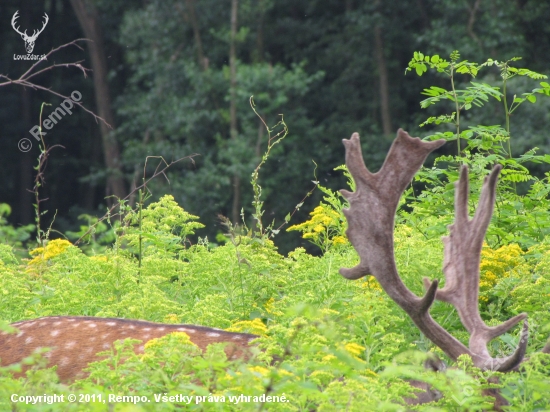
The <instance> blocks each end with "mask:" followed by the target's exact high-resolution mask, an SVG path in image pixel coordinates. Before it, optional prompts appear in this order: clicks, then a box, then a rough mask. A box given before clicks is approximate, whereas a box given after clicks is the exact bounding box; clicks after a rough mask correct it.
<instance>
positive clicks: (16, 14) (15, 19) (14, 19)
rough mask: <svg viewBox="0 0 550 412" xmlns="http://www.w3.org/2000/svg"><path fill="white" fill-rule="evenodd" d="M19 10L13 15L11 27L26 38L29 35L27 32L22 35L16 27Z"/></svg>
mask: <svg viewBox="0 0 550 412" xmlns="http://www.w3.org/2000/svg"><path fill="white" fill-rule="evenodd" d="M18 13H19V10H17V11H16V12H15V13H14V14H13V17H12V18H11V27H13V29H14V30H15V31H16V32H17V33H18V34H20V35H21V37H23V36H26V35H27V30H25V32H24V33H22V32H21V31H19V27H15V25H16V23H17V19H18V18H19V15H18Z"/></svg>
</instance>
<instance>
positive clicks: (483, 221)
mask: <svg viewBox="0 0 550 412" xmlns="http://www.w3.org/2000/svg"><path fill="white" fill-rule="evenodd" d="M343 143H344V147H345V152H346V155H345V158H346V166H347V168H348V170H349V172H350V174H351V176H352V177H353V180H354V181H355V185H356V187H355V189H356V190H355V191H354V192H349V191H347V190H344V189H342V190H340V193H341V194H342V196H343V197H344V198H345V199H346V200H347V201H348V203H349V207H348V208H344V209H343V213H344V216H345V217H346V220H347V223H348V229H347V231H346V235H347V237H348V239H349V241H350V243H351V244H352V246H353V247H354V249H355V250H356V252H357V254H358V255H359V264H357V265H356V266H355V267H353V268H341V269H340V274H341V275H342V276H343V277H344V278H346V279H349V280H356V279H360V278H362V277H363V276H366V275H372V276H374V277H375V278H376V280H377V281H378V282H379V284H380V286H381V287H382V288H383V289H384V291H385V292H386V293H387V294H388V295H389V297H390V298H391V299H392V300H393V301H394V302H395V303H397V305H398V306H399V307H401V309H403V310H404V311H405V313H406V314H407V315H408V316H409V317H410V318H411V320H412V321H413V323H414V324H415V325H416V327H417V328H418V329H419V330H420V331H421V332H422V333H423V334H424V335H425V336H426V337H427V338H428V339H429V340H430V341H431V342H432V343H433V344H435V345H436V346H438V347H439V348H440V349H441V350H442V351H443V352H444V353H445V354H446V355H447V356H448V357H449V358H450V359H451V360H452V361H456V360H457V358H458V357H459V356H460V355H468V356H470V357H471V358H472V361H473V364H474V366H476V367H478V368H480V369H481V370H483V371H489V370H490V371H499V372H510V371H514V370H517V369H518V368H519V366H520V364H521V363H522V361H524V360H525V352H526V349H527V341H528V321H527V314H526V313H521V314H519V315H516V316H514V317H512V318H511V319H509V320H507V321H505V322H504V323H502V324H500V325H497V326H488V325H487V324H486V323H485V322H484V321H483V320H482V318H481V316H480V312H479V306H478V296H479V276H480V275H479V267H480V261H481V249H482V245H483V240H484V237H485V234H486V231H487V228H488V226H489V222H490V220H491V217H492V215H493V209H494V204H495V200H496V186H497V181H498V175H499V173H500V170H501V169H502V166H501V165H499V164H497V165H495V166H494V167H493V169H492V171H491V172H490V173H489V175H488V176H486V177H485V180H484V182H483V186H482V189H481V195H480V199H479V204H478V206H477V210H476V212H475V214H474V217H473V218H469V216H468V197H469V182H468V168H467V166H462V167H461V170H460V178H459V180H458V181H457V182H455V219H454V223H453V224H451V225H449V226H448V229H449V231H450V234H449V236H445V237H443V238H442V241H443V246H444V259H443V274H444V276H445V286H444V287H443V288H441V289H439V288H438V284H439V281H438V280H437V279H434V280H433V281H430V280H429V279H427V278H424V279H423V284H424V287H425V289H426V294H425V295H424V296H423V297H418V296H416V295H415V294H414V293H413V292H411V291H410V290H409V289H408V288H407V287H406V286H405V284H404V283H403V282H402V280H401V278H400V276H399V273H398V271H397V266H396V264H395V256H394V248H393V230H394V219H395V213H396V211H397V206H398V203H399V200H400V198H401V196H402V194H403V192H404V191H405V189H406V187H407V186H408V185H409V184H410V183H411V181H412V178H413V177H414V175H415V174H416V173H417V172H418V170H419V169H420V167H421V166H422V164H423V163H424V161H425V160H426V158H427V157H428V155H429V154H430V153H431V152H432V151H434V150H436V149H438V148H440V147H441V146H443V145H444V144H445V143H446V141H445V140H444V139H440V140H434V141H423V140H420V139H419V138H417V137H416V138H413V137H411V136H410V135H409V134H408V133H407V132H405V131H404V130H402V129H399V130H398V132H397V137H396V138H395V140H394V142H393V144H392V146H391V147H390V150H389V152H388V154H387V156H386V159H385V161H384V163H383V165H382V167H381V169H380V170H379V171H378V172H377V173H371V172H370V171H369V170H368V169H367V167H366V166H365V163H364V160H363V154H362V152H361V144H360V139H359V134H358V133H353V134H352V136H351V138H350V139H343ZM435 300H439V301H443V302H447V303H450V304H451V305H453V306H454V307H455V308H456V310H457V312H458V315H459V317H460V320H461V322H462V325H463V326H464V327H465V329H466V330H467V331H468V333H469V334H470V339H469V344H468V346H466V345H464V344H463V343H462V342H460V341H459V340H457V339H456V338H455V337H454V336H452V335H451V334H450V333H449V332H448V331H446V330H445V329H444V328H442V327H441V326H440V325H439V324H438V323H437V322H436V321H435V320H434V319H433V318H432V317H431V316H430V307H431V305H432V304H433V303H434V301H435ZM522 321H523V324H522V327H521V332H520V340H519V344H518V346H517V348H516V349H515V351H514V352H513V353H512V354H511V355H509V356H506V357H502V358H493V357H492V356H491V354H490V353H489V350H488V349H487V344H488V343H489V342H490V341H491V340H492V339H494V338H496V337H498V336H500V335H502V334H503V333H506V332H507V331H509V330H510V329H512V328H513V327H514V326H516V325H517V324H518V323H520V322H522ZM542 352H543V353H550V340H549V341H548V342H547V344H546V346H544V348H543V349H542ZM411 384H413V386H417V387H418V385H417V382H415V383H411ZM424 389H426V387H424ZM487 394H488V395H489V394H490V395H493V396H494V397H495V398H496V400H495V408H496V409H497V410H500V409H499V408H500V405H504V404H505V402H506V401H505V400H504V398H502V397H501V396H499V394H498V393H487ZM422 395H425V394H422ZM424 398H425V399H424V401H430V400H433V399H426V397H425V396H424Z"/></svg>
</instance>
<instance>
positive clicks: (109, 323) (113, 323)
mask: <svg viewBox="0 0 550 412" xmlns="http://www.w3.org/2000/svg"><path fill="white" fill-rule="evenodd" d="M106 325H107V326H115V325H116V322H107V323H106Z"/></svg>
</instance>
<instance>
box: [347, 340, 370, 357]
mask: <svg viewBox="0 0 550 412" xmlns="http://www.w3.org/2000/svg"><path fill="white" fill-rule="evenodd" d="M344 348H345V349H346V351H347V352H348V353H350V354H351V355H354V357H357V356H359V355H361V354H362V353H363V352H364V351H365V347H364V346H361V345H359V344H358V343H354V342H351V343H347V344H346V345H345V346H344Z"/></svg>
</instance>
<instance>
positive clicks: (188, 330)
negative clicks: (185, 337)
mask: <svg viewBox="0 0 550 412" xmlns="http://www.w3.org/2000/svg"><path fill="white" fill-rule="evenodd" d="M178 330H180V331H182V332H188V333H195V332H196V330H194V329H188V328H178Z"/></svg>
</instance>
